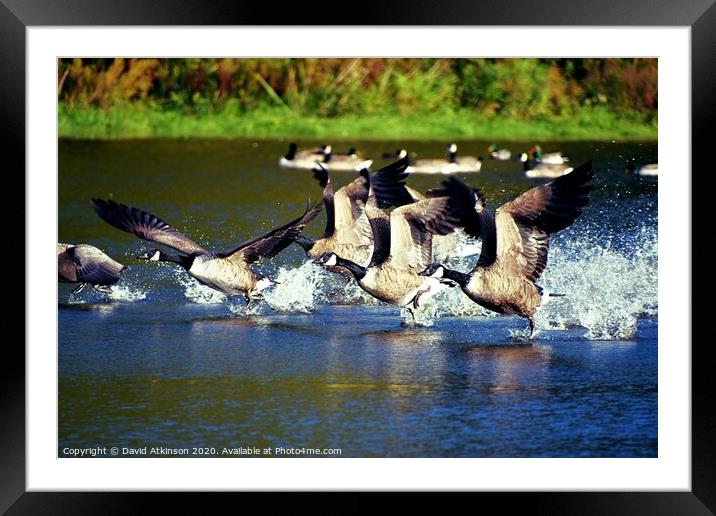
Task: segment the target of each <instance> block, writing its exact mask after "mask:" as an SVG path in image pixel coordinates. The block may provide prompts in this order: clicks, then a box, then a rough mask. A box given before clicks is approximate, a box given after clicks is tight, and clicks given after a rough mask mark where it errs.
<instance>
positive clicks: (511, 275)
mask: <svg viewBox="0 0 716 516" xmlns="http://www.w3.org/2000/svg"><path fill="white" fill-rule="evenodd" d="M592 176H593V172H592V163H591V161H590V162H588V163H586V164H584V165H582V166H580V167H578V168H577V169H575V170H574V171H572V172H570V173H569V174H567V175H564V176H561V177H559V178H557V179H555V180H553V181H550V182H549V183H546V184H544V185H542V186H538V187H535V188H532V189H531V190H528V191H527V192H525V193H523V194H522V195H520V196H519V197H517V198H516V199H514V200H512V201H510V202H507V203H505V204H503V205H502V206H500V207H499V208H498V209H497V211H496V212H495V216H494V217H493V216H492V214H491V213H490V212H489V211H488V210H487V208H486V207H485V202H484V198H483V197H482V195H481V194H480V193H479V191H477V190H472V189H470V188H469V187H468V186H466V185H464V184H463V183H461V182H460V181H458V180H457V179H455V178H450V180H449V181H446V182H445V186H446V189H448V188H453V189H455V190H456V191H458V192H461V193H460V194H456V195H461V196H463V197H467V196H472V198H473V199H474V202H473V205H474V210H471V211H470V212H465V213H463V214H462V215H463V216H464V218H465V219H466V225H465V227H466V228H469V231H468V233H469V234H470V235H471V236H474V237H477V236H479V237H481V238H482V242H483V243H482V251H481V253H480V258H479V259H478V261H477V264H476V265H475V267H474V268H473V269H472V271H470V272H469V273H468V274H463V273H461V272H458V271H454V270H450V269H446V268H445V267H443V266H442V265H440V264H431V265H430V266H429V267H428V268H427V269H426V270H425V271H423V272H422V273H421V275H423V276H430V277H435V278H447V279H448V280H452V281H454V282H456V283H457V284H459V285H460V287H461V288H462V290H463V292H465V294H467V296H468V297H470V299H472V300H473V301H475V302H476V303H478V304H480V305H482V306H484V307H486V308H488V309H490V310H493V311H496V312H499V313H503V314H517V315H521V316H522V317H526V318H528V319H529V321H530V328H531V329H532V330H534V320H533V315H534V313H535V311H536V310H537V308H538V307H539V306H540V304H541V303H542V297H543V291H542V289H541V288H540V287H539V286H537V284H536V281H537V280H538V279H539V278H540V276H541V274H542V272H543V271H544V269H545V267H546V266H547V252H548V250H549V235H550V234H552V233H556V232H557V231H561V230H563V229H565V228H567V227H569V226H570V225H571V224H572V223H573V222H574V221H575V219H576V218H577V217H578V216H579V215H580V214H581V213H582V208H583V207H584V206H585V205H586V204H587V203H588V201H589V192H590V190H591V186H590V185H589V184H588V183H589V181H590V179H591V178H592ZM450 183H452V184H450ZM437 193H439V192H437Z"/></svg>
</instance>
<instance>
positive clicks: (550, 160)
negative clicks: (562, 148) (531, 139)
mask: <svg viewBox="0 0 716 516" xmlns="http://www.w3.org/2000/svg"><path fill="white" fill-rule="evenodd" d="M527 154H528V156H531V157H532V158H533V159H534V160H536V161H539V162H540V163H547V164H548V165H562V164H563V163H567V162H568V161H569V158H568V157H567V156H562V153H561V152H548V153H547V154H544V153H543V152H542V147H540V146H539V145H535V146H534V147H532V148H531V149H530V150H529V151H527Z"/></svg>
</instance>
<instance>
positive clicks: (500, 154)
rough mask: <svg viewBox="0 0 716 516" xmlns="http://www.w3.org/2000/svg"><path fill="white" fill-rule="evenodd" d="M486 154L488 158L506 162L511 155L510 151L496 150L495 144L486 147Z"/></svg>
mask: <svg viewBox="0 0 716 516" xmlns="http://www.w3.org/2000/svg"><path fill="white" fill-rule="evenodd" d="M487 152H489V153H490V157H491V158H492V159H496V160H498V161H507V160H508V159H510V158H511V157H512V153H511V152H510V151H508V150H507V149H498V148H497V144H496V143H493V144H492V145H490V146H489V147H487Z"/></svg>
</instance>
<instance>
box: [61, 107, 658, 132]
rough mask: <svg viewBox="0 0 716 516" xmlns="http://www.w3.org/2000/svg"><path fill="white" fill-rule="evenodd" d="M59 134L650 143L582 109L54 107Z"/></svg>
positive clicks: (619, 119) (634, 125) (649, 125)
mask: <svg viewBox="0 0 716 516" xmlns="http://www.w3.org/2000/svg"><path fill="white" fill-rule="evenodd" d="M58 118H59V119H58V132H59V136H60V137H63V138H87V139H130V138H257V139H261V138H323V137H326V138H328V137H330V138H331V139H332V140H335V139H349V138H355V139H362V140H380V139H406V140H408V139H415V140H420V139H433V140H451V139H468V138H475V139H487V140H492V139H494V140H502V141H504V140H525V139H539V140H564V141H566V140H604V139H609V140H654V139H656V138H657V126H656V123H653V122H647V121H646V120H645V118H644V117H643V116H641V115H639V114H634V115H630V116H625V115H616V114H614V113H612V112H611V111H608V110H606V109H602V108H584V109H582V110H580V111H579V112H578V113H577V114H576V115H574V116H570V117H559V116H552V117H545V118H537V119H533V120H529V121H525V120H521V119H520V118H518V117H506V116H499V115H498V116H492V117H485V116H484V115H481V114H480V113H475V112H474V111H472V110H468V109H461V110H456V111H442V112H438V113H432V114H425V113H423V114H420V115H403V116H401V115H396V114H381V113H374V114H371V115H366V116H358V115H342V116H337V117H318V116H306V115H299V114H296V113H295V112H293V111H291V110H289V109H282V108H274V109H261V110H255V111H250V112H247V113H242V112H241V111H238V110H229V109H224V110H222V111H207V112H205V113H202V114H184V113H182V112H181V111H179V110H163V109H161V108H159V107H156V106H153V105H142V104H136V103H135V104H127V105H126V106H122V107H111V108H109V109H107V110H103V109H100V108H95V107H68V106H65V105H64V104H60V105H59V113H58Z"/></svg>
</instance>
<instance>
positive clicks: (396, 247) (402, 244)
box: [314, 186, 465, 315]
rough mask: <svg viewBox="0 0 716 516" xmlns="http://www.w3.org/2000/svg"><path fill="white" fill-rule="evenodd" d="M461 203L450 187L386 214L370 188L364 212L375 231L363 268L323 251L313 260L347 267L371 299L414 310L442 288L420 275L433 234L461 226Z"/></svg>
mask: <svg viewBox="0 0 716 516" xmlns="http://www.w3.org/2000/svg"><path fill="white" fill-rule="evenodd" d="M464 211H465V207H464V206H462V205H461V204H460V199H459V198H458V197H456V196H455V195H453V192H452V191H449V190H448V191H446V193H445V195H443V196H435V197H429V198H426V199H423V200H421V201H418V202H414V203H412V204H407V205H404V206H401V207H398V208H395V209H394V210H393V211H392V212H391V213H390V215H388V214H387V213H386V212H385V211H383V210H382V209H381V208H380V207H379V206H378V201H377V199H376V197H375V195H374V192H373V188H372V186H371V188H370V195H369V198H368V202H367V203H366V215H367V217H368V221H369V223H370V227H371V229H372V233H373V244H374V245H373V253H372V256H371V260H370V262H369V263H368V265H367V266H363V265H360V264H357V263H355V262H353V261H351V260H348V259H346V258H344V257H342V256H340V255H338V254H336V253H335V252H326V253H324V254H322V255H321V256H320V257H319V258H318V259H316V260H314V263H318V264H322V265H325V266H341V267H344V268H346V269H348V270H349V271H350V272H351V273H352V275H353V276H354V278H355V279H356V281H357V282H358V285H359V286H360V287H361V288H362V289H363V290H365V291H366V292H368V293H369V294H370V295H372V296H373V297H375V298H377V299H379V300H381V301H384V302H386V303H390V304H393V305H398V306H405V307H407V308H408V311H409V312H410V313H411V315H412V314H413V309H414V308H418V307H419V303H420V300H421V298H423V299H425V298H426V297H429V296H431V295H433V294H435V293H436V292H437V291H439V290H441V289H442V288H444V286H443V285H442V284H441V283H440V282H439V281H437V280H434V281H433V280H428V281H426V280H425V278H422V277H420V276H419V275H418V273H419V272H420V271H421V270H423V269H424V268H425V267H427V266H428V265H429V264H430V261H431V259H432V236H433V235H445V234H448V233H450V232H452V231H453V230H454V229H455V228H456V227H458V226H459V225H460V224H461V221H462V218H463V215H462V213H464Z"/></svg>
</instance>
